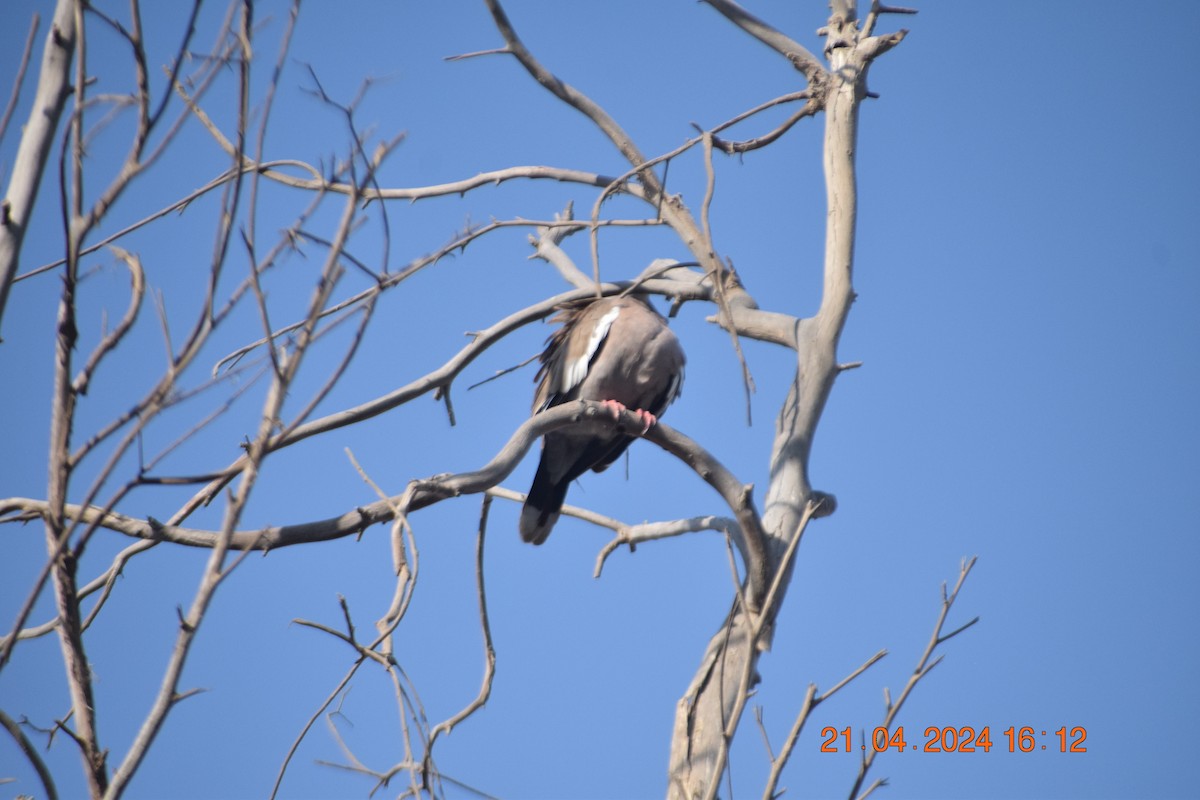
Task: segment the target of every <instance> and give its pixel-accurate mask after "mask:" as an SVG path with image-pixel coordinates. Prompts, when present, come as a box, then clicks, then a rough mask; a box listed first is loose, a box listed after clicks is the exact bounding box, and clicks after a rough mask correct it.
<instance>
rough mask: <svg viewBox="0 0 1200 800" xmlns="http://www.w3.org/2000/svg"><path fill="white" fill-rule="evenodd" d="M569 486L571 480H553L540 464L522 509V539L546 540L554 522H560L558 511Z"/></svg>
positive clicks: (532, 541)
mask: <svg viewBox="0 0 1200 800" xmlns="http://www.w3.org/2000/svg"><path fill="white" fill-rule="evenodd" d="M568 486H570V482H569V481H563V482H562V483H555V482H554V481H552V480H551V479H550V478H549V477H548V476H547V475H546V473H545V472H543V470H542V466H541V465H540V464H539V465H538V471H537V474H536V475H534V477H533V486H530V487H529V495H528V496H527V497H526V498H525V505H524V507H523V508H522V509H521V522H520V524H519V528H520V531H521V538H522V539H524V540H525V541H527V542H529V543H531V544H541V543H542V542H544V541H546V537H547V536H549V535H550V531H551V529H552V528H554V523H556V522H558V512H559V510H561V509H562V504H563V501H564V500H566V498H567V487H568Z"/></svg>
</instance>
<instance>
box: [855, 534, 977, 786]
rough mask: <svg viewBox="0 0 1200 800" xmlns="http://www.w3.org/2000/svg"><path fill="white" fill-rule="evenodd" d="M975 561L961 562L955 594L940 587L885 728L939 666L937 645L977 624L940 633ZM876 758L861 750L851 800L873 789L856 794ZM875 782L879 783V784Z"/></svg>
mask: <svg viewBox="0 0 1200 800" xmlns="http://www.w3.org/2000/svg"><path fill="white" fill-rule="evenodd" d="M977 558H978V556H972V557H971V558H970V559H964V560H963V562H962V564H961V566H960V567H959V571H958V581H957V582H956V583H955V584H954V591H952V592H951V593H950V594H949V595H947V594H946V584H944V583H943V584H942V607H941V610H940V612H939V613H938V618H937V622H936V623H934V626H933V633H932V634H931V635H930V637H929V643H928V644H927V645H926V646H925V652H923V653H922V654H921V657H920V658H919V659H918V660H917V666H916V668H915V669H913V672H912V674H911V675H910V676H909V677H908V682H907V683H905V684H904V688H903V689H902V690H901V691H900V696H899V697H897V698H896V702H895V703H893V702H891V701H890V700H888V702H887V708H886V709H885V714H884V717H883V727H884V728H887V729H888V730H891V728H892V723H893V722H894V721H895V719H896V715H897V714H899V713H900V708H901V707H902V706H903V705H904V701H905V700H907V699H908V696H909V695H910V694H912V690H913V689H915V688H916V686H917V684H918V683H920V682H921V679H922V678H924V677H925V676H926V675H928V674H929V672H930V670H932V669H933V668H934V667H936V666H937V665H938V664H939V663H941V660H942V658H943V657H942V656H938V658H937V659H934V660H932V661H931V660H930V659H932V658H933V654H934V651H935V650H936V649H937V647H938V645H940V644H942V643H944V642H946V641H947V640H948V639H950V638H951V637H953V636H956V635H957V634H959V633H961V632H962V631H964V630H966V629H967V628H969V627H971V626H972V625H974V624H975V623H976V622H978V621H979V617H975V618H973V619H971V621H969V622H967V623H966V624H965V625H962V626H961V627H959V628H956V629H955V630H953V631H951V632H950V633H948V634H945V635H943V634H942V628H943V626H945V624H946V617H947V616H949V614H950V609H951V608H953V607H954V601H955V600H957V599H958V592H959V590H960V589H962V587H963V584H964V583H965V582H966V580H967V575H969V574H970V573H971V568H972V567H974V566H975V561H976V560H977ZM876 755H878V753H877V752H876V750H875V749H874V748H867V749H866V750H864V751H863V758H862V761H861V762H860V764H859V768H858V776H857V777H856V778H855V780H854V785H853V786H852V787H851V788H850V793H849V797H850V798H851V800H855V798H861V797H865V796H866V795H867V794H870V793H871V792H872V791H874V789H875V788H876V786H875V785H874V784H872V786H871V787H869V788H868V789H867V790H866V791H865V792H864V793H863V794H861V795H860V794H859V789H861V788H862V784H863V781H864V780H865V779H866V777H867V772H868V771H869V770H870V769H871V765H872V764H873V763H874V762H875V756H876ZM876 783H878V781H877V782H876Z"/></svg>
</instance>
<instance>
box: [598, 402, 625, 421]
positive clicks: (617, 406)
mask: <svg viewBox="0 0 1200 800" xmlns="http://www.w3.org/2000/svg"><path fill="white" fill-rule="evenodd" d="M601 405H603V406H607V407H608V408H609V410H611V411H612V415H613V419H614V420H617V419H620V418H621V412H622V411H628V409H627V408H625V404H624V403H619V402H617V401H616V400H604V401H602V402H601Z"/></svg>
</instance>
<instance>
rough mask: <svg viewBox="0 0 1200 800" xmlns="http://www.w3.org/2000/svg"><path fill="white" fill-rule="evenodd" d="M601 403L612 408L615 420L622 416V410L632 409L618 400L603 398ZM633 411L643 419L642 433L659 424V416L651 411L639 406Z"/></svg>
mask: <svg viewBox="0 0 1200 800" xmlns="http://www.w3.org/2000/svg"><path fill="white" fill-rule="evenodd" d="M601 405H603V406H606V407H607V408H609V409H610V410H612V415H613V419H614V420H617V419H620V418H621V412H622V411H629V410H630V409H628V408H626V407H625V404H624V403H621V402H618V401H616V400H603V401H601ZM633 413H634V414H637V418H638V419H639V420H641V421H642V433H641V435H645V433H646V431H648V430H650V429H651V428H653V427H654V426H655V425H657V424H658V417H656V416H654V415H653V414H651V413H650V412H649V411H646V410H644V409H641V408H639V409H638V410H636V411H634V412H633Z"/></svg>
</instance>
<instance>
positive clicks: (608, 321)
mask: <svg viewBox="0 0 1200 800" xmlns="http://www.w3.org/2000/svg"><path fill="white" fill-rule="evenodd" d="M620 313H621V307H620V306H616V307H614V308H613V309H612V310H611V311H609V312H608V313H607V314H605V315H604V316H603V317H601V318H600V319H599V320H598V321H597V322H596V327H595V328H593V329H592V335H591V336H590V337H588V343H587V350H586V351H584V353H583V355H581V356H580V357H579V358H577V359H575V360H574V361H569V362H567V368H566V369H565V370H563V385H562V387H561V388H560V389H559V391H560V392H562V393H563V394H566V393H567V392H569V391H571V390H572V389H574V388H575V387H576V386H578V385H579V384H580V383H581V382H582V381H583V379H584V378H585V377H586V376H587V372H588V365H589V364H591V363H592V356H594V355H596V350H598V349H599V347H600V343H601V342H603V341H604V337H605V336H607V335H608V330H609V328H611V327H612V324H613V322H614V321H615V320H616V319H617V315H618V314H620Z"/></svg>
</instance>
